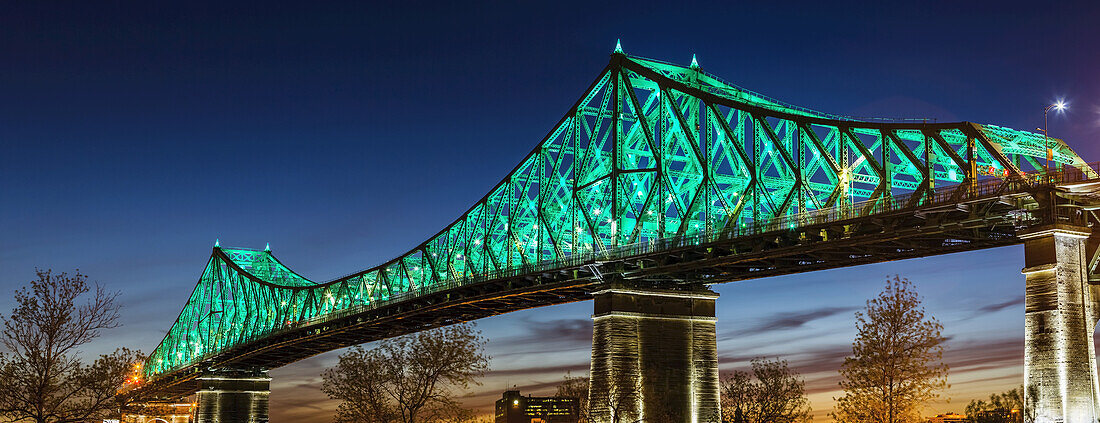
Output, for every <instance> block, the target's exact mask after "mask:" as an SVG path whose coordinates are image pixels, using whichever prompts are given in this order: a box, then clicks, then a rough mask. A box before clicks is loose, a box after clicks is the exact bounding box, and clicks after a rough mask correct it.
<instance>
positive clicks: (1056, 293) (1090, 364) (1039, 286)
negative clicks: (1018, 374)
mask: <svg viewBox="0 0 1100 423" xmlns="http://www.w3.org/2000/svg"><path fill="white" fill-rule="evenodd" d="M1091 232H1092V231H1091V229H1089V228H1087V227H1081V226H1073V225H1052V226H1046V227H1042V228H1038V229H1036V230H1033V231H1029V232H1028V233H1025V234H1022V235H1020V238H1021V239H1023V240H1024V269H1023V274H1024V275H1025V276H1026V281H1027V283H1026V297H1025V304H1024V307H1025V312H1024V325H1025V326H1024V327H1025V331H1024V386H1025V392H1027V393H1026V394H1025V395H1027V398H1026V401H1025V404H1026V406H1027V407H1034V411H1035V418H1036V420H1035V421H1036V422H1037V423H1047V422H1065V423H1076V422H1082V423H1084V422H1088V423H1093V422H1096V421H1097V418H1098V417H1100V413H1098V410H1097V404H1098V402H1097V401H1098V393H1100V386H1098V384H1097V377H1096V352H1095V350H1094V348H1093V331H1094V330H1095V328H1096V321H1097V317H1098V316H1100V315H1098V312H1100V310H1097V309H1096V308H1095V307H1094V305H1093V299H1092V298H1091V297H1092V296H1093V292H1092V289H1091V288H1090V286H1089V283H1088V268H1087V265H1088V260H1089V257H1088V255H1087V254H1086V251H1087V249H1086V240H1087V238H1088V237H1089V235H1090V233H1091ZM1032 404H1034V405H1032Z"/></svg>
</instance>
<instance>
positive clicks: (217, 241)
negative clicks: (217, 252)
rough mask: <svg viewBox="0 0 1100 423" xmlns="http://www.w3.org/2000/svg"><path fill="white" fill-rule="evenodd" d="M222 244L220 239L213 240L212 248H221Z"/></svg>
mask: <svg viewBox="0 0 1100 423" xmlns="http://www.w3.org/2000/svg"><path fill="white" fill-rule="evenodd" d="M221 246H222V242H221V240H220V239H217V238H214V247H216V248H221Z"/></svg>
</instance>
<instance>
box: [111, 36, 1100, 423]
mask: <svg viewBox="0 0 1100 423" xmlns="http://www.w3.org/2000/svg"><path fill="white" fill-rule="evenodd" d="M1097 171H1098V167H1097V165H1095V164H1088V163H1086V162H1085V161H1084V160H1082V159H1081V158H1080V157H1078V156H1077V155H1076V154H1075V153H1074V152H1073V151H1072V149H1070V147H1069V146H1068V145H1066V144H1065V143H1064V142H1063V141H1062V140H1059V139H1054V138H1047V137H1045V136H1043V135H1040V134H1034V133H1030V132H1026V131H1017V130H1013V129H1009V128H1004V127H999V126H994V125H982V124H975V123H970V122H958V123H927V122H925V121H921V120H883V119H860V118H853V117H845V116H836V115H829V114H825V113H821V112H816V111H812V110H808V109H804V108H799V107H796V106H793V105H789V104H786V103H782V102H779V101H777V100H774V99H770V98H768V97H765V96H763V95H760V94H757V93H754V92H751V91H748V90H745V89H742V88H740V87H737V86H735V85H732V84H729V83H727V82H725V81H722V80H721V79H719V78H717V77H715V76H713V75H710V74H708V73H706V72H704V71H703V70H702V69H701V67H699V66H698V64H697V63H696V62H695V61H694V60H693V61H692V64H691V65H689V66H678V65H673V64H669V63H665V62H660V61H656V60H651V59H644V58H639V57H633V56H628V55H626V54H624V53H622V51H621V50H616V52H615V53H614V54H612V55H611V60H610V62H609V64H608V66H607V67H605V68H604V70H603V71H602V72H601V73H600V75H599V76H598V77H597V78H596V80H595V81H593V82H592V84H591V85H590V86H589V87H588V88H587V90H585V91H584V93H583V94H582V96H581V97H580V99H579V100H578V101H577V102H576V103H575V104H574V105H573V106H572V107H571V108H570V109H569V110H568V112H567V113H566V114H565V116H564V117H562V118H561V119H560V120H559V121H558V123H557V124H555V125H554V126H553V127H552V128H551V130H550V132H549V134H548V135H547V136H546V137H545V138H544V139H543V140H542V141H541V142H540V143H539V144H538V146H537V147H536V148H535V149H534V150H533V151H532V152H531V153H530V154H529V155H528V156H527V157H526V158H524V159H523V161H522V162H521V163H520V164H519V165H518V166H516V168H515V169H514V170H513V171H512V172H511V173H510V174H509V175H508V176H506V177H505V178H504V179H503V180H502V181H501V182H500V183H499V184H498V185H497V186H496V187H494V188H493V189H492V190H490V191H489V193H488V194H487V195H486V196H485V197H483V198H482V199H480V200H478V201H477V202H476V203H475V204H474V205H473V206H472V207H471V208H470V209H469V210H468V211H467V212H466V213H465V214H463V215H462V216H460V217H459V218H458V219H457V220H456V221H455V222H454V223H453V224H451V225H450V226H448V227H446V228H444V229H443V230H442V231H440V232H439V233H438V234H437V235H435V236H433V237H432V238H431V239H429V240H427V241H425V242H423V243H422V244H420V245H418V246H416V248H413V249H412V250H410V251H409V252H408V253H406V254H405V255H403V256H401V257H398V258H395V259H393V260H391V261H389V262H387V263H384V264H382V265H380V266H376V267H373V268H370V269H367V270H364V271H361V272H358V273H355V274H352V275H348V276H345V277H342V278H339V279H336V280H333V281H330V282H325V283H317V282H314V281H311V280H309V279H307V278H305V277H303V276H301V275H298V274H297V273H295V272H293V271H292V270H290V269H288V268H287V267H286V266H284V265H283V264H282V263H281V262H280V261H279V260H278V259H276V258H275V256H274V255H273V254H272V253H271V251H269V250H267V249H265V250H262V251H261V250H249V249H239V248H222V247H220V246H215V248H214V249H213V250H212V253H211V256H210V260H209V261H208V263H207V265H206V268H205V269H204V271H203V273H202V276H201V277H200V278H199V282H198V284H197V286H196V287H195V290H194V291H193V293H192V294H191V296H190V298H189V299H188V301H187V303H186V305H185V306H184V309H183V311H182V312H181V314H180V317H179V318H178V319H177V320H176V322H175V323H174V324H173V326H172V328H171V329H170V330H169V331H168V333H167V335H166V336H165V338H164V340H163V341H162V342H161V344H160V345H159V346H158V347H157V348H156V349H155V350H154V351H153V353H152V354H151V356H150V358H149V359H148V361H147V362H146V363H145V366H144V368H143V371H144V380H143V381H142V382H141V383H139V384H137V385H134V386H131V387H129V388H128V390H127V391H126V392H125V393H124V395H127V397H128V398H129V399H130V400H131V401H133V402H135V403H140V402H144V401H154V400H168V399H174V398H179V397H182V396H186V395H190V394H192V393H197V394H198V396H197V398H198V402H199V407H198V413H197V414H198V415H197V418H198V420H199V421H201V422H207V421H209V422H213V421H219V422H237V421H242V422H246V421H247V422H255V421H266V420H267V416H266V407H267V403H266V401H267V396H266V390H267V389H268V388H267V383H268V380H269V379H268V378H267V376H266V371H267V370H268V369H272V368H276V367H279V366H282V365H285V364H289V363H292V362H295V361H298V360H301V359H304V358H307V357H310V356H313V355H316V354H319V353H322V352H325V351H330V350H333V349H337V348H342V347H346V346H350V345H356V344H360V343H364V342H369V341H373V340H378V339H384V338H388V337H393V336H398V335H402V334H407V333H413V332H417V331H422V330H426V329H430V328H435V327H440V326H445V325H449V324H453V323H457V322H463V321H470V320H475V319H480V318H484V317H488V316H493V315H498V314H502V313H507V312H511V311H515V310H522V309H528V308H533V307H541V306H547V305H553V304H561V303H566V302H572V301H581V300H588V299H594V300H595V301H594V302H593V304H594V325H595V330H594V339H593V361H592V372H591V376H592V386H593V388H594V389H593V390H592V394H591V398H590V400H591V404H592V405H593V411H594V413H595V416H594V417H595V420H596V421H604V420H606V418H607V415H608V413H609V412H610V411H609V410H608V409H607V408H606V407H601V406H600V404H601V401H600V398H598V396H599V395H608V394H607V393H608V392H616V391H625V390H630V391H632V392H635V394H633V395H632V396H631V397H630V401H633V402H634V405H633V406H632V407H629V408H631V409H632V410H635V412H636V413H637V414H638V416H637V417H638V418H645V417H646V416H647V415H648V416H654V415H657V414H663V415H674V416H679V417H681V418H682V420H683V421H685V422H707V421H712V420H715V419H716V418H717V415H718V414H717V413H718V370H717V353H716V351H715V337H714V334H715V327H714V311H715V306H716V301H717V299H716V295H714V294H713V292H711V291H710V290H709V289H708V286H709V285H712V284H715V283H724V282H732V281H741V280H748V279H756V278H765V277H769V276H775V275H782V274H791V273H801V272H810V271H816V270H824V269H831V268H837V267H844V266H854V265H860V264H868V263H876V262H883V261H890V260H900V259H906V258H915V257H927V256H933V255H938V254H948V253H956V252H964V251H971V250H978V249H984V248H992V247H998V246H1004V245H1012V244H1021V243H1022V244H1024V251H1025V254H1024V255H1025V257H1024V260H1023V261H1022V262H1021V263H1022V265H1023V266H1022V267H1023V273H1024V275H1023V276H1022V277H1023V278H1024V279H1025V280H1026V286H1027V288H1026V290H1027V293H1026V306H1025V307H1026V317H1025V319H1024V320H1025V321H1024V323H1025V327H1026V328H1027V330H1026V340H1025V344H1026V345H1025V350H1026V354H1027V355H1026V357H1025V383H1027V384H1028V385H1029V386H1032V385H1034V386H1036V387H1037V388H1038V395H1039V398H1038V401H1037V407H1038V409H1037V411H1038V413H1039V415H1040V416H1044V418H1049V419H1050V421H1055V420H1056V419H1062V420H1063V421H1067V422H1076V421H1090V422H1092V421H1095V420H1096V418H1097V417H1100V411H1098V409H1097V403H1098V400H1097V399H1098V396H1100V395H1098V393H1100V387H1098V385H1097V378H1096V371H1095V353H1094V351H1093V348H1092V339H1093V329H1094V328H1095V325H1096V322H1097V320H1098V319H1100V293H1098V292H1095V289H1096V288H1095V285H1093V283H1100V277H1098V276H1094V274H1093V272H1094V270H1095V269H1096V264H1097V261H1098V257H1100V249H1098V248H1097V247H1098V246H1100V235H1093V232H1092V227H1093V225H1094V224H1096V223H1097V222H1098V221H1100V220H1098V218H1097V215H1096V212H1095V210H1096V209H1097V208H1100V175H1098V173H1097ZM722 301H737V300H736V299H725V300H722ZM601 393H602V394H601ZM658 399H659V400H658ZM602 403H606V401H603V402H602Z"/></svg>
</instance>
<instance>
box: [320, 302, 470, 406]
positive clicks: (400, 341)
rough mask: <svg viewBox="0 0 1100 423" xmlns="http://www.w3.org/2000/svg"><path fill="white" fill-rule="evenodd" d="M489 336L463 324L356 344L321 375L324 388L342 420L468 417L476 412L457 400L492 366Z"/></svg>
mask: <svg viewBox="0 0 1100 423" xmlns="http://www.w3.org/2000/svg"><path fill="white" fill-rule="evenodd" d="M484 347H485V338H483V337H482V336H481V334H480V333H479V332H477V331H475V330H474V327H473V325H472V324H469V323H464V324H458V325H454V326H448V327H445V328H440V329H434V330H430V331H426V332H420V333H416V334H412V335H406V336H402V337H398V338H392V339H387V340H384V341H382V342H381V343H380V344H379V345H378V347H376V348H374V349H371V350H366V349H363V348H362V347H361V346H356V347H353V348H351V349H350V350H348V352H346V353H344V354H343V355H341V356H340V361H339V364H337V365H336V367H335V368H332V369H328V370H325V372H324V373H322V374H321V377H322V384H321V390H322V391H324V392H325V394H327V395H328V396H329V398H333V399H338V400H341V401H342V402H341V403H340V405H339V407H338V408H337V413H336V421H337V422H349V423H350V422H363V423H390V422H401V423H417V422H425V421H465V420H468V419H470V418H472V414H471V413H468V412H466V410H463V409H462V407H461V406H460V405H459V404H458V403H457V402H456V401H455V400H454V399H453V396H452V394H451V392H450V389H451V388H455V387H459V388H463V389H465V388H466V387H468V386H469V384H471V383H477V381H476V379H477V378H478V377H480V376H481V375H483V374H484V373H485V371H486V370H487V369H488V367H489V357H488V356H486V355H485V354H484Z"/></svg>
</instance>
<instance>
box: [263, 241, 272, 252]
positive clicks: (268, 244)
mask: <svg viewBox="0 0 1100 423" xmlns="http://www.w3.org/2000/svg"><path fill="white" fill-rule="evenodd" d="M264 251H271V243H270V242H269V243H267V245H264Z"/></svg>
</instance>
